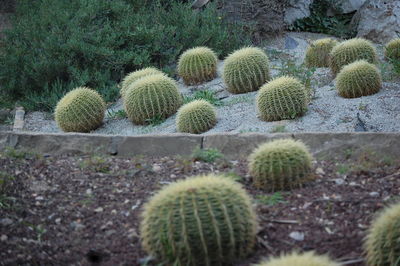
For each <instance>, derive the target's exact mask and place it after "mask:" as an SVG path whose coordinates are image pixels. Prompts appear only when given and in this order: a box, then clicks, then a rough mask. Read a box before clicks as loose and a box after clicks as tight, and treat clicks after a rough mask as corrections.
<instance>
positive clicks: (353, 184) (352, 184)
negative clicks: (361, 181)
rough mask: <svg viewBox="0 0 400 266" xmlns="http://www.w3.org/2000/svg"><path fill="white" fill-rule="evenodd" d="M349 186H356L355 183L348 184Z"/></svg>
mask: <svg viewBox="0 0 400 266" xmlns="http://www.w3.org/2000/svg"><path fill="white" fill-rule="evenodd" d="M349 186H352V187H354V186H357V183H356V182H350V183H349Z"/></svg>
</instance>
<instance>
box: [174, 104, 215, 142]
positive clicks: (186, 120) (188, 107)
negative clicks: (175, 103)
mask: <svg viewBox="0 0 400 266" xmlns="http://www.w3.org/2000/svg"><path fill="white" fill-rule="evenodd" d="M216 123H217V114H216V111H215V108H214V106H212V105H211V104H210V103H209V102H207V101H205V100H195V101H193V102H190V103H187V104H185V105H183V106H182V107H181V108H180V109H179V110H178V114H177V116H176V127H177V128H178V131H179V132H186V133H193V134H200V133H203V132H205V131H207V130H209V129H211V128H212V127H214V126H215V124H216Z"/></svg>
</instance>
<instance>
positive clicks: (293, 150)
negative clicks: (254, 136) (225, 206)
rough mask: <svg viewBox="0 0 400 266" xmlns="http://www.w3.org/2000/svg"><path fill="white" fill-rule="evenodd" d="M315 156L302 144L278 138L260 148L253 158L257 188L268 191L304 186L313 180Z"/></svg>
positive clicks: (251, 162)
mask: <svg viewBox="0 0 400 266" xmlns="http://www.w3.org/2000/svg"><path fill="white" fill-rule="evenodd" d="M311 162H312V156H311V154H310V153H309V151H308V149H307V147H306V146H305V145H304V144H303V143H302V142H300V141H294V140H292V139H278V140H274V141H271V142H267V143H264V144H262V145H260V146H259V147H258V148H257V149H255V150H254V151H253V153H252V154H250V156H249V170H250V173H251V175H252V176H253V178H254V179H253V182H254V185H255V186H256V187H258V188H261V189H263V190H265V191H278V190H285V189H293V188H297V187H300V186H301V185H302V184H303V183H305V182H306V181H308V180H310V174H311V168H312V165H311Z"/></svg>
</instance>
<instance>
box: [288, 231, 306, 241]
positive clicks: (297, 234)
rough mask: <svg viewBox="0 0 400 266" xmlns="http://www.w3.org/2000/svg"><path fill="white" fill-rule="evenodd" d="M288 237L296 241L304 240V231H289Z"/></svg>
mask: <svg viewBox="0 0 400 266" xmlns="http://www.w3.org/2000/svg"><path fill="white" fill-rule="evenodd" d="M289 237H290V238H293V239H294V240H296V241H303V240H304V233H301V232H296V231H295V232H291V233H290V234H289Z"/></svg>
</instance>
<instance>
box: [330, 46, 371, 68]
mask: <svg viewBox="0 0 400 266" xmlns="http://www.w3.org/2000/svg"><path fill="white" fill-rule="evenodd" d="M330 56H331V63H330V64H331V70H332V72H333V74H334V75H337V74H338V73H339V72H340V70H341V69H342V68H343V67H344V66H345V65H348V64H350V63H353V62H355V61H357V60H365V61H367V62H369V63H371V64H376V63H377V62H378V56H377V53H376V49H375V47H374V45H373V44H372V43H371V42H370V41H368V40H365V39H362V38H354V39H350V40H347V41H344V42H342V43H340V44H338V45H336V46H335V47H333V49H332V52H331V54H330Z"/></svg>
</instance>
